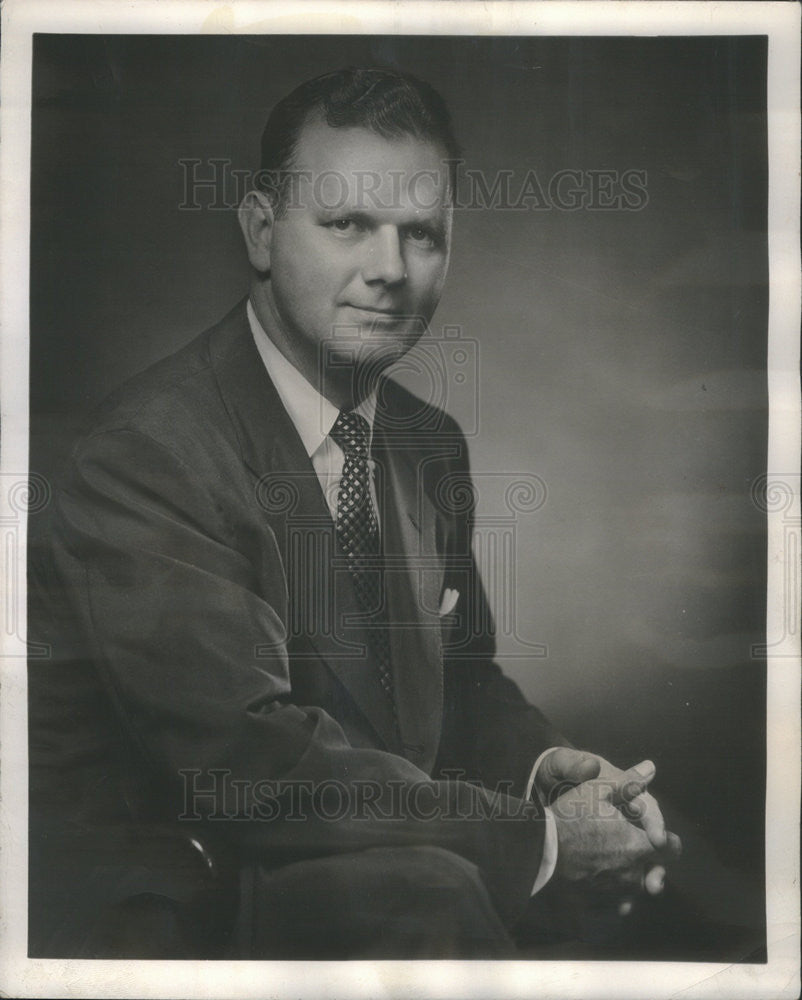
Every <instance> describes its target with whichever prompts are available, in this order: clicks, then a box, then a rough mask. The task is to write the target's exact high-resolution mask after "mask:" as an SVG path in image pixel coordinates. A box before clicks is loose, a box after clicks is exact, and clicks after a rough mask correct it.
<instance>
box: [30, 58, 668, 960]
mask: <svg viewBox="0 0 802 1000" xmlns="http://www.w3.org/2000/svg"><path fill="white" fill-rule="evenodd" d="M457 155H458V148H457V145H456V142H455V140H454V137H453V134H452V130H451V125H450V121H449V117H448V114H447V111H446V109H445V107H444V105H443V102H442V99H441V98H440V97H439V95H437V94H436V93H435V92H434V91H432V90H431V88H429V87H428V86H426V85H425V84H423V83H421V82H420V81H417V80H415V79H413V78H411V77H407V76H403V75H400V74H397V73H392V72H387V71H383V70H346V71H342V72H338V73H333V74H329V75H327V76H324V77H321V78H318V79H316V80H313V81H310V82H308V83H306V84H303V85H302V86H301V87H299V88H298V89H297V90H296V91H294V92H293V93H292V94H291V95H289V97H287V98H285V99H284V100H283V101H282V102H280V103H279V104H278V105H277V107H276V108H275V109H274V111H273V113H272V115H271V117H270V119H269V121H268V123H267V126H266V129H265V133H264V137H263V142H262V171H261V173H260V184H259V185H258V186H257V188H256V189H255V190H254V191H252V192H250V193H249V194H248V195H247V196H246V198H245V199H244V201H243V203H242V206H241V208H240V224H241V227H242V231H243V235H244V238H245V244H246V247H247V251H248V257H249V261H250V265H251V286H250V293H249V296H248V300H247V302H243V303H241V304H240V305H238V306H237V307H236V308H235V309H234V310H233V311H232V312H231V313H230V314H229V315H228V316H227V317H226V318H225V319H224V320H223V321H222V322H221V323H219V324H218V325H217V326H216V327H214V328H212V329H211V330H210V331H207V332H206V333H205V334H203V335H202V336H201V337H200V338H198V339H197V340H195V341H193V342H192V343H191V344H189V345H188V346H187V347H185V348H184V349H183V350H181V351H179V352H178V353H177V354H176V355H174V356H173V357H171V358H168V359H166V360H165V361H163V362H161V363H159V364H158V365H156V366H155V367H154V368H153V369H151V370H150V371H148V372H146V373H144V374H143V375H141V376H139V377H138V378H136V379H134V380H133V381H132V382H131V383H129V384H128V385H127V386H125V387H124V388H123V389H122V390H120V391H119V392H118V393H117V394H116V395H115V396H114V397H112V399H111V400H109V401H108V402H107V403H106V404H105V406H104V407H103V408H102V410H101V412H100V413H99V414H98V415H97V417H96V419H95V422H94V425H93V427H92V429H91V430H90V431H89V433H88V434H87V435H86V436H85V437H84V438H83V439H82V440H81V441H80V442H79V443H78V444H77V446H76V448H75V451H74V454H73V459H72V464H71V468H70V470H69V473H68V475H67V477H66V479H65V481H64V483H63V485H62V488H61V490H60V491H59V495H58V498H57V501H56V505H55V514H54V521H53V528H52V545H51V552H50V557H49V560H48V561H47V563H46V565H45V566H44V567H43V568H42V570H41V580H39V582H38V585H36V586H33V587H32V591H33V592H34V595H35V597H36V599H35V600H34V601H33V603H32V613H31V618H32V621H33V622H34V623H38V624H34V627H33V629H32V637H34V638H39V637H41V638H43V639H46V641H48V642H50V644H51V646H52V647H53V650H54V657H53V659H52V660H51V661H50V662H49V663H48V664H47V665H46V666H37V665H36V664H35V663H34V666H33V668H32V671H31V739H32V743H31V758H32V780H31V816H32V821H31V822H32V834H31V840H32V847H31V850H32V861H31V869H32V872H33V878H32V891H31V912H32V914H34V917H33V919H32V944H31V949H32V952H34V953H37V954H43V955H59V954H63V955H76V956H99V957H103V956H108V957H114V956H117V955H124V956H128V957H159V956H165V957H188V956H191V955H206V956H208V955H212V954H223V955H230V956H237V957H246V958H296V957H314V958H327V957H331V958H365V957H375V958H391V957H416V958H418V957H419V958H432V957H487V956H497V957H503V956H510V955H513V954H515V944H514V942H515V939H516V935H517V933H518V932H517V929H518V928H520V927H521V926H522V920H523V918H524V917H525V915H526V911H527V908H528V906H529V905H530V902H531V899H532V897H533V896H537V894H538V893H539V892H540V891H541V890H542V889H543V887H544V885H546V884H547V883H551V887H552V888H553V887H554V886H555V885H556V886H557V888H559V880H562V881H563V883H565V884H571V883H594V884H595V883H598V882H601V883H604V884H605V885H608V886H613V887H614V888H615V891H616V893H617V894H618V896H617V898H618V899H620V901H621V902H622V904H623V907H624V908H626V907H629V906H630V905H631V900H632V897H633V896H634V895H637V894H638V893H640V892H643V891H659V889H660V885H661V879H662V875H663V869H662V867H661V864H660V862H661V861H663V860H664V859H665V858H666V857H668V856H670V855H671V854H672V853H676V851H677V849H678V841H677V838H676V837H674V835H673V834H669V833H667V832H666V830H665V827H664V824H663V821H662V817H661V815H660V811H659V809H658V807H657V804H656V802H655V801H654V799H653V798H651V797H650V796H649V795H648V794H647V793H646V792H645V789H646V786H647V785H648V784H649V782H650V781H651V779H652V777H653V774H654V768H653V766H652V765H650V764H649V762H645V763H644V764H643V765H640V766H639V767H638V768H634V769H632V770H631V771H629V772H621V771H619V770H618V769H616V768H614V767H613V766H612V765H610V764H609V763H607V762H606V761H603V760H601V759H600V758H597V757H595V756H593V755H591V754H585V753H581V752H580V751H577V750H575V749H574V748H572V747H571V746H570V745H569V744H568V743H567V741H566V740H565V739H563V738H562V737H561V736H560V735H559V734H558V733H556V732H555V731H554V730H553V729H552V728H551V727H550V726H549V724H548V723H547V721H546V720H545V719H544V718H543V716H542V715H541V714H540V713H539V712H538V711H537V710H536V709H535V708H533V707H532V706H530V705H528V704H527V703H526V701H525V700H524V699H523V697H522V695H521V694H520V692H519V691H518V689H517V687H516V686H515V685H514V684H512V683H511V682H510V681H509V680H508V679H506V678H505V677H504V676H503V675H502V673H501V671H500V670H499V669H498V667H497V666H496V665H495V664H494V663H493V661H492V657H493V653H494V644H493V638H492V635H491V634H488V633H487V632H484V633H483V632H480V631H478V630H477V629H476V628H475V625H476V623H477V622H484V621H487V620H489V612H488V609H487V608H486V601H485V595H484V592H483V589H482V584H481V580H480V578H479V574H478V571H477V568H476V565H475V562H474V559H473V555H472V552H471V536H472V511H471V505H470V503H466V502H464V497H465V495H466V487H469V486H470V474H469V470H468V461H467V452H466V445H465V442H464V439H463V437H462V435H461V433H460V430H459V428H458V427H457V425H456V424H455V423H454V421H453V420H452V419H451V418H450V417H448V416H447V415H446V414H445V413H443V412H442V411H440V410H438V409H436V408H434V407H431V406H428V405H425V404H424V403H422V401H420V400H418V399H416V398H415V397H414V396H412V395H411V394H409V393H407V392H406V391H404V390H402V389H401V388H400V387H399V386H397V385H396V384H394V383H393V382H392V380H390V379H388V378H387V377H386V376H385V371H386V369H387V368H388V367H389V366H390V365H391V364H392V363H393V362H394V361H396V360H398V359H399V358H401V357H402V356H403V355H404V354H405V353H406V352H407V351H408V350H409V349H410V348H411V347H412V346H414V344H415V343H416V342H417V340H418V339H419V338H420V336H421V335H422V334H423V332H424V331H425V328H426V325H427V323H428V322H429V320H430V319H431V317H432V315H433V313H434V310H435V308H436V306H437V303H438V300H439V298H440V294H441V291H442V288H443V283H444V281H445V277H446V271H447V268H448V262H449V251H450V244H451V228H452V205H453V199H454V194H455V187H454V185H455V176H454V169H453V167H454V160H455V159H456V157H457ZM36 595H38V597H37V596H36ZM547 803H550V806H549V805H547ZM193 851H197V852H198V856H199V858H200V861H201V862H202V863H203V865H205V866H206V873H207V875H208V878H205V879H201V878H200V877H199V875H198V872H197V870H196V868H194V867H193V864H194V862H193V861H192V860H188V858H189V857H190V855H192V856H193V857H194V855H193V854H192V852H193ZM45 873H47V874H45ZM554 880H557V881H556V882H555V881H554ZM622 912H623V910H622ZM218 916H220V920H219V921H217V920H216V919H215V918H217V917H218ZM226 935H227V936H226ZM223 940H225V943H224V946H221V941H223ZM215 946H217V950H216V951H215Z"/></svg>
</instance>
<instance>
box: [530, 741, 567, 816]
mask: <svg viewBox="0 0 802 1000" xmlns="http://www.w3.org/2000/svg"><path fill="white" fill-rule="evenodd" d="M559 749H560V748H559V747H549V748H548V750H544V751H543V753H542V754H541V755H540V756H539V757H538V759H537V760H536V761H535V763H534V766H533V768H532V770H531V771H530V773H529V781H527V783H526V792H525V793H524V801H525V802H528V801H529V799H530V798H531V797H532V789H533V788H534V787H535V778H536V777H537V772H538V771H539V770H540V765H541V764H542V763H543V761H544V760H545V759H546V758H547V757H548V755H549V754H550V753H554V751H555V750H559ZM538 798H540V792H538ZM541 801H542V799H541Z"/></svg>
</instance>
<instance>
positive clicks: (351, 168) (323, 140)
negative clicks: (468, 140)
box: [291, 117, 449, 204]
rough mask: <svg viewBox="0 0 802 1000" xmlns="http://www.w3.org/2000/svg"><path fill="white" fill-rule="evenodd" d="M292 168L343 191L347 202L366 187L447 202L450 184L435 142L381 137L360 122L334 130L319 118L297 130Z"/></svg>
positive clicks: (303, 177) (410, 137)
mask: <svg viewBox="0 0 802 1000" xmlns="http://www.w3.org/2000/svg"><path fill="white" fill-rule="evenodd" d="M291 169H292V171H293V172H296V171H297V173H298V176H299V180H300V182H301V184H303V183H307V184H309V183H312V184H315V185H318V186H320V185H325V186H326V187H328V188H333V187H339V188H340V189H342V190H343V191H346V190H347V192H348V196H349V200H350V199H353V198H356V199H357V200H361V197H362V195H364V194H365V193H367V192H371V191H382V192H383V193H384V194H386V195H389V194H392V193H395V194H397V195H409V194H410V192H411V191H414V192H420V194H421V195H424V194H425V196H426V201H427V203H429V204H432V203H433V202H434V201H445V200H446V199H445V196H446V194H447V191H448V183H449V181H448V176H449V175H448V163H447V157H446V152H445V149H444V148H443V147H442V146H440V144H439V143H436V142H432V141H430V140H427V139H421V138H419V137H417V136H414V135H400V136H393V137H392V138H386V137H385V136H382V135H379V134H378V133H376V132H373V131H371V130H370V129H367V128H363V127H362V126H343V127H340V128H333V127H332V126H330V125H328V124H327V123H326V122H325V121H324V120H322V118H320V117H314V118H312V119H310V120H309V121H308V122H307V123H306V124H305V125H304V127H303V128H302V130H301V132H300V134H299V136H298V142H297V143H296V146H295V150H294V154H293V162H292V168H291Z"/></svg>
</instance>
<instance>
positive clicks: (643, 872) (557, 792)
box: [536, 747, 682, 916]
mask: <svg viewBox="0 0 802 1000" xmlns="http://www.w3.org/2000/svg"><path fill="white" fill-rule="evenodd" d="M654 775H655V767H654V764H653V763H652V762H651V761H648V760H647V761H643V762H642V763H640V764H636V765H635V766H634V767H631V768H630V769H629V770H628V771H622V770H620V769H619V768H617V767H614V766H613V765H612V764H610V763H609V761H606V760H605V759H604V758H603V757H599V756H597V755H596V754H591V753H585V752H583V751H580V750H574V749H571V748H568V747H560V748H558V749H556V750H554V751H552V752H551V753H550V754H549V755H548V756H547V757H546V758H545V759H544V760H543V763H542V764H541V766H540V768H539V769H538V774H537V779H536V780H537V786H538V789H539V791H540V794H541V796H542V797H543V799H544V801H546V803H547V804H548V805H549V807H550V808H551V811H552V813H553V814H554V818H555V821H556V827H557V842H558V852H557V868H556V872H557V874H558V875H560V876H562V877H563V878H565V879H567V880H569V881H571V882H585V883H588V884H590V885H591V886H596V887H600V888H601V887H604V888H605V889H607V890H610V889H612V890H613V891H614V892H616V893H617V895H618V896H619V906H618V911H619V913H620V914H621V915H622V916H624V915H626V914H627V913H629V912H630V910H631V909H632V902H633V898H632V897H633V893H637V892H643V891H645V892H646V893H647V894H649V895H657V894H659V893H660V892H662V890H663V884H664V881H665V874H666V871H665V867H664V863H665V862H667V861H668V860H670V859H671V858H676V857H679V854H680V852H681V850H682V844H681V841H680V839H679V837H678V836H677V835H676V834H675V833H671V832H670V831H668V830H666V825H665V821H664V819H663V814H662V813H661V811H660V807H659V806H658V804H657V801H656V799H655V798H654V797H653V796H652V795H650V794H649V793H648V792H647V791H646V789H647V787H648V786H649V784H650V783H651V781H652V779H653V778H654Z"/></svg>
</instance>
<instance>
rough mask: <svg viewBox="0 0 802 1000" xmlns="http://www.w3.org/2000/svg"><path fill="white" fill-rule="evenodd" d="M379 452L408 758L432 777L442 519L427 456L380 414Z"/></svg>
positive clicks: (438, 691)
mask: <svg viewBox="0 0 802 1000" xmlns="http://www.w3.org/2000/svg"><path fill="white" fill-rule="evenodd" d="M373 455H374V459H375V461H376V465H377V493H378V494H379V505H380V509H381V518H382V541H383V548H384V556H385V588H386V595H387V604H388V618H389V621H390V622H391V623H392V625H391V627H390V649H391V656H392V665H393V676H394V690H395V701H396V708H397V713H398V725H399V729H400V734H401V741H402V744H403V747H404V753H405V755H406V756H407V757H409V758H410V760H412V761H413V762H414V763H415V764H416V765H417V766H418V767H420V768H421V769H422V770H424V771H427V772H428V771H431V768H432V766H433V764H434V759H435V756H436V753H437V747H438V743H439V740H440V727H441V721H442V710H443V665H442V647H441V628H440V616H439V613H438V611H439V608H438V604H439V596H440V590H441V587H442V583H443V576H444V566H443V560H442V557H441V556H440V554H439V553H438V551H437V544H436V529H437V514H436V511H435V508H434V506H433V504H432V503H431V501H430V500H429V498H428V497H427V496H426V495H425V493H424V492H423V489H422V488H421V486H420V483H421V476H420V468H419V463H421V462H422V461H423V459H424V456H423V455H422V453H421V451H420V447H419V445H416V444H413V443H412V442H410V440H409V436H408V435H407V436H406V438H405V439H404V438H402V437H401V436H400V435H398V434H393V432H392V431H391V430H388V429H387V428H386V427H385V426H383V423H382V416H381V414H380V413H377V421H376V427H375V431H374V444H373Z"/></svg>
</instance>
